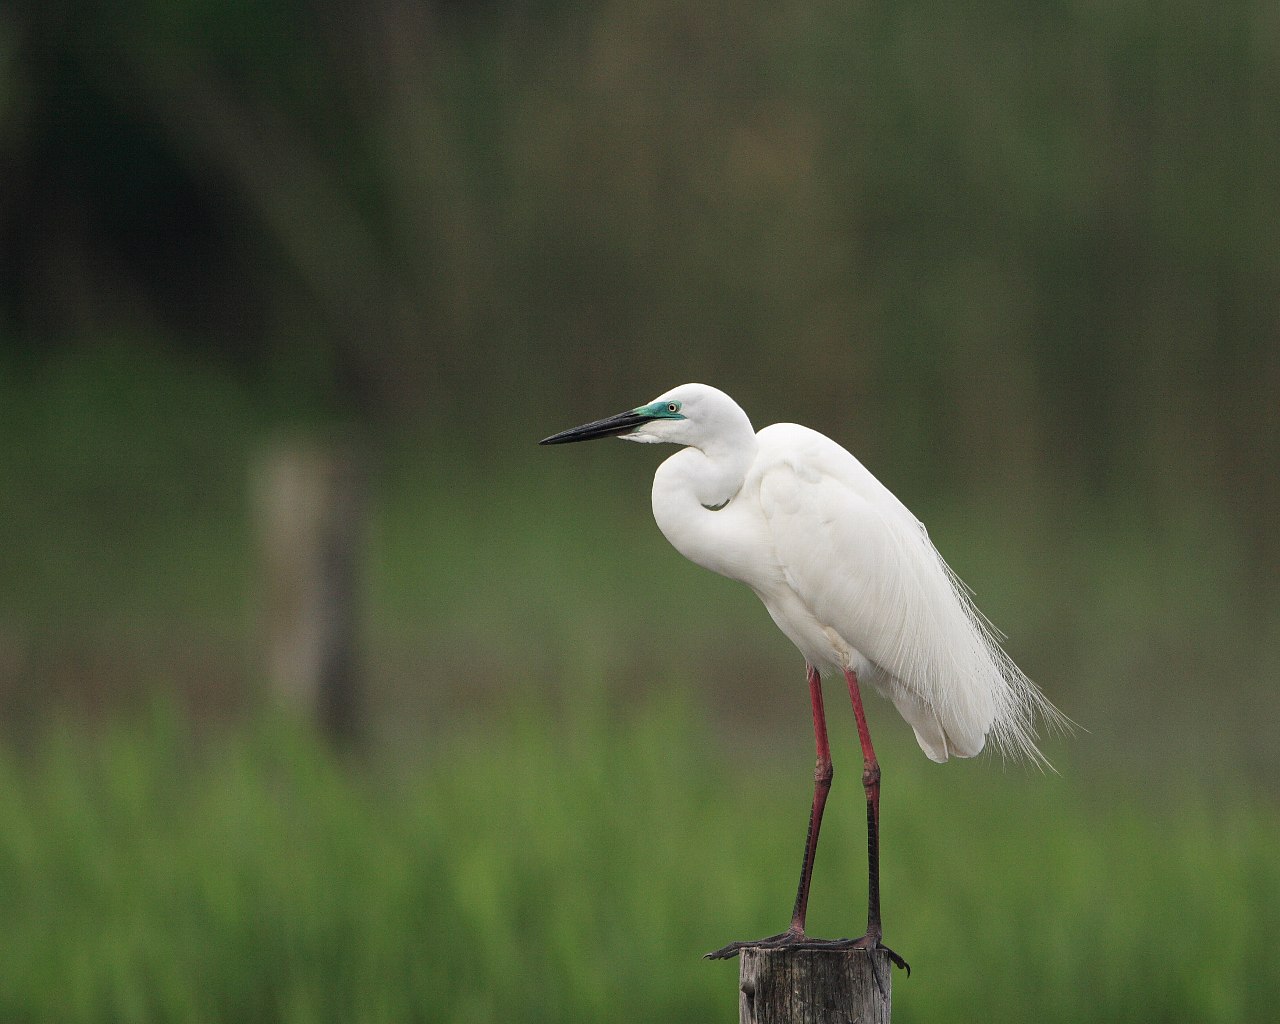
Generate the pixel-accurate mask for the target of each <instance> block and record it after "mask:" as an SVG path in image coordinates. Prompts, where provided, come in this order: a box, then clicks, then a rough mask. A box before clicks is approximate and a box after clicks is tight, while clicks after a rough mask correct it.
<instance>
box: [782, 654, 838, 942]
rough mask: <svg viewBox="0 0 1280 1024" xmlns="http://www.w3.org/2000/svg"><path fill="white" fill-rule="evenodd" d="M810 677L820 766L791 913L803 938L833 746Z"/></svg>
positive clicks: (814, 678)
mask: <svg viewBox="0 0 1280 1024" xmlns="http://www.w3.org/2000/svg"><path fill="white" fill-rule="evenodd" d="M805 668H806V669H807V671H808V675H809V703H810V704H812V705H813V740H814V745H815V746H816V747H817V750H818V763H817V764H816V765H815V766H814V769H813V807H812V809H811V810H810V811H809V832H808V834H807V835H806V836H805V841H804V862H803V863H802V864H801V866H800V885H799V887H798V888H797V889H796V905H795V909H794V910H793V911H792V912H791V927H790V928H788V929H787V930H788V931H789V932H791V933H792V934H793V935H797V936H802V935H804V916H805V911H807V910H808V908H809V882H810V881H811V880H812V878H813V859H814V857H815V856H816V855H817V852H818V831H819V830H820V829H821V828H822V812H823V810H824V809H825V808H826V806H827V794H828V793H829V792H831V777H832V775H834V774H835V772H834V770H833V769H832V767H831V745H830V744H829V743H828V742H827V716H826V714H825V713H824V712H823V710H822V678H821V677H820V676H819V675H818V670H817V669H816V668H814V667H813V666H812V665H806V666H805Z"/></svg>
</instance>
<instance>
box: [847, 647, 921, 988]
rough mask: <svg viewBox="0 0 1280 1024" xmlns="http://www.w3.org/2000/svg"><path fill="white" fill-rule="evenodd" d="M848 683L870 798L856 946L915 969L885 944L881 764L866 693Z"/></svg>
mask: <svg viewBox="0 0 1280 1024" xmlns="http://www.w3.org/2000/svg"><path fill="white" fill-rule="evenodd" d="M844 677H845V680H846V681H847V682H848V684H849V699H850V700H851V701H852V702H853V717H854V718H855V719H856V720H857V722H858V742H859V743H861V744H862V788H863V791H864V792H865V793H866V795H867V934H866V935H864V936H863V937H862V938H860V939H858V940H857V941H856V942H855V945H858V946H865V947H867V948H870V949H874V948H877V947H878V948H880V949H883V950H884V951H885V952H886V953H888V954H889V958H890V959H891V960H892V961H893V962H894V963H895V964H897V965H898V966H899V967H905V968H906V970H907V973H908V974H910V973H911V968H910V967H907V964H906V961H905V960H903V959H902V957H900V956H898V954H897V953H895V952H894V951H893V950H891V949H889V947H887V946H885V945H884V944H883V943H881V941H880V939H881V938H882V937H883V936H884V928H883V926H882V925H881V923H880V762H879V761H877V760H876V749H875V747H873V746H872V745H871V730H870V729H869V728H868V727H867V715H866V712H864V711H863V710H862V692H861V691H860V689H859V688H858V676H857V674H856V673H854V672H853V671H851V670H849V669H846V670H845V673H844Z"/></svg>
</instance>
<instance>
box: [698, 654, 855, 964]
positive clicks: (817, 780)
mask: <svg viewBox="0 0 1280 1024" xmlns="http://www.w3.org/2000/svg"><path fill="white" fill-rule="evenodd" d="M805 670H806V672H807V674H808V677H809V703H810V704H812V706H813V741H814V746H815V747H817V751H818V759H817V764H816V765H815V766H814V769H813V806H812V808H811V809H810V811H809V830H808V832H807V834H806V835H805V840H804V861H803V862H802V863H801V865H800V885H799V886H798V887H797V888H796V904H795V908H794V909H793V910H792V912H791V926H790V927H789V928H788V929H787V930H786V931H785V932H782V933H781V934H779V935H771V936H769V937H768V938H767V939H757V940H756V941H755V942H731V943H729V945H727V946H725V947H724V948H723V949H717V950H716V951H715V952H714V953H708V954H707V957H708V958H709V959H712V960H723V959H726V958H728V957H732V956H736V955H737V953H738V951H739V950H740V949H742V948H743V947H744V946H745V947H750V948H754V947H760V946H763V947H766V948H767V947H772V946H793V945H798V944H816V942H814V941H813V940H807V939H806V937H805V934H804V918H805V912H806V911H807V910H808V907H809V882H810V881H811V880H812V878H813V861H814V857H815V856H816V855H817V852H818V832H819V830H820V829H821V828H822V812H823V810H824V809H825V808H826V806H827V794H828V793H829V792H830V791H831V777H832V775H833V774H834V773H833V770H832V767H831V744H830V743H829V742H828V741H827V716H826V713H825V712H824V711H823V708H822V677H821V676H819V675H818V670H817V669H816V668H814V667H813V666H812V665H806V666H805ZM816 941H817V942H820V941H821V940H816Z"/></svg>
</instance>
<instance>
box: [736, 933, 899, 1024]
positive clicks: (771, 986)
mask: <svg viewBox="0 0 1280 1024" xmlns="http://www.w3.org/2000/svg"><path fill="white" fill-rule="evenodd" d="M739 957H740V960H741V963H740V966H739V968H738V984H739V992H738V1012H739V1020H740V1021H741V1024H855V1022H857V1024H889V1013H890V1009H891V1006H892V1002H893V999H892V981H893V979H892V977H891V974H892V971H893V965H892V964H891V963H890V962H889V957H888V956H887V955H885V954H884V953H883V952H881V951H879V950H876V951H875V952H872V953H868V952H867V950H865V949H843V950H842V949H830V950H829V949H744V950H742V952H741V953H740V954H739Z"/></svg>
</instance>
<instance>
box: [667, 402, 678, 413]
mask: <svg viewBox="0 0 1280 1024" xmlns="http://www.w3.org/2000/svg"><path fill="white" fill-rule="evenodd" d="M679 411H680V403H679V402H668V403H667V412H679Z"/></svg>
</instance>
